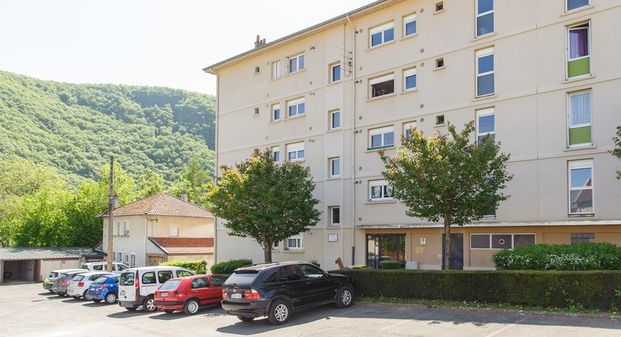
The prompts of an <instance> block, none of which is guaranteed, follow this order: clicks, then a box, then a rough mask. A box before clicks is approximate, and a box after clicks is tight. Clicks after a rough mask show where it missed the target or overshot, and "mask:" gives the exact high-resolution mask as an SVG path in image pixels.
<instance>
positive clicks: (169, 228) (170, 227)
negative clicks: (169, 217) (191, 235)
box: [168, 225, 179, 238]
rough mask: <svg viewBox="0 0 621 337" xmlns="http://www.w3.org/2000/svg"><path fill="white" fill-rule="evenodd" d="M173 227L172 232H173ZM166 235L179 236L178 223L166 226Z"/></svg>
mask: <svg viewBox="0 0 621 337" xmlns="http://www.w3.org/2000/svg"><path fill="white" fill-rule="evenodd" d="M173 229H174V232H173ZM173 233H174V234H173ZM168 237H171V238H173V237H175V238H176V237H179V225H169V226H168Z"/></svg>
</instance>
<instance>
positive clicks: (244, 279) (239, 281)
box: [224, 270, 259, 286]
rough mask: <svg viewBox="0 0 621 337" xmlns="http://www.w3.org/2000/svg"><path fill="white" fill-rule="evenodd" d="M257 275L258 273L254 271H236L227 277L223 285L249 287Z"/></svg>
mask: <svg viewBox="0 0 621 337" xmlns="http://www.w3.org/2000/svg"><path fill="white" fill-rule="evenodd" d="M258 274H259V272H258V271H256V270H238V271H235V272H234V273H233V274H232V275H231V276H229V278H228V279H227V280H226V282H224V285H227V286H228V285H250V284H252V283H253V282H254V280H255V279H256V278H257V275H258Z"/></svg>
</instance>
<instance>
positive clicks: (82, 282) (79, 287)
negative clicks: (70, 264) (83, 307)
mask: <svg viewBox="0 0 621 337" xmlns="http://www.w3.org/2000/svg"><path fill="white" fill-rule="evenodd" d="M102 275H112V274H110V273H106V272H101V271H98V272H91V273H81V274H76V275H74V276H73V278H72V279H71V281H69V286H68V287H67V295H69V296H71V297H73V298H75V299H76V300H77V299H80V298H84V299H87V298H86V292H87V291H88V287H90V286H91V284H92V283H93V282H95V280H97V279H98V278H99V277H100V276H102Z"/></svg>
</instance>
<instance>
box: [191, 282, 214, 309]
mask: <svg viewBox="0 0 621 337" xmlns="http://www.w3.org/2000/svg"><path fill="white" fill-rule="evenodd" d="M209 290H210V284H209V279H208V278H207V277H195V278H193V279H192V297H194V298H197V299H198V303H199V304H200V305H205V304H207V303H208V298H209Z"/></svg>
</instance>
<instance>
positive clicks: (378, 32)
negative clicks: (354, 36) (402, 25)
mask: <svg viewBox="0 0 621 337" xmlns="http://www.w3.org/2000/svg"><path fill="white" fill-rule="evenodd" d="M394 39H395V23H394V22H389V23H387V24H384V25H381V26H378V27H375V28H371V29H369V44H370V45H371V47H376V46H379V45H382V44H384V43H387V42H390V41H392V40H394Z"/></svg>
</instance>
